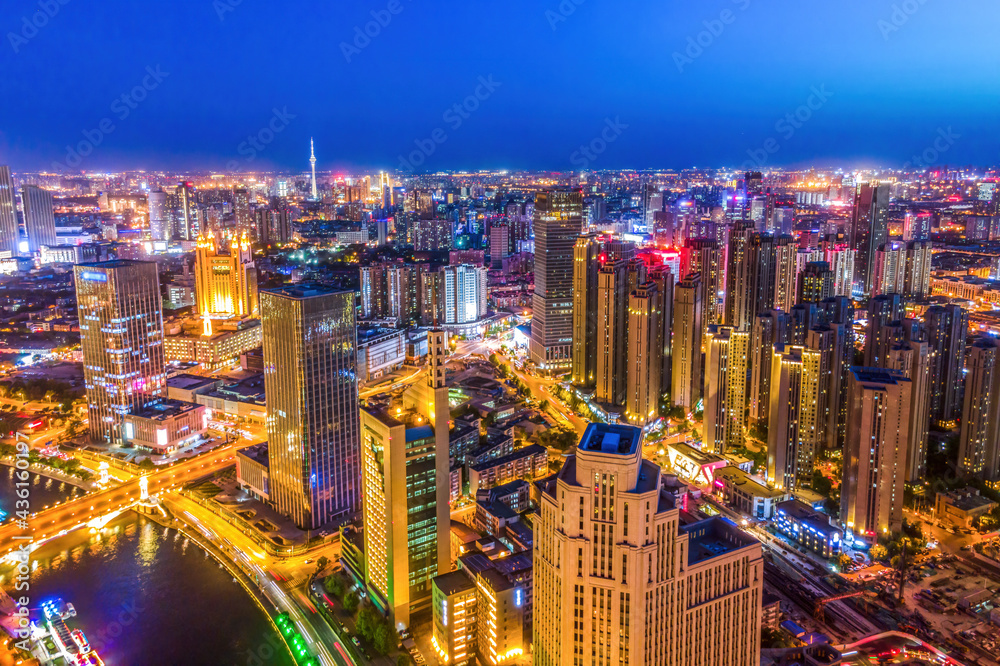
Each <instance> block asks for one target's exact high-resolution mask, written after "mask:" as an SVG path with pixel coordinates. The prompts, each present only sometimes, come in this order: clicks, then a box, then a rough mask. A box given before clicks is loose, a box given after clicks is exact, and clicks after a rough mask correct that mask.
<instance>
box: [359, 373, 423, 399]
mask: <svg viewBox="0 0 1000 666" xmlns="http://www.w3.org/2000/svg"><path fill="white" fill-rule="evenodd" d="M424 370H425V368H413V371H412V372H411V373H410V374H408V375H406V376H405V377H402V378H400V379H397V380H395V381H394V382H392V383H391V384H386V383H384V382H383V383H381V384H376V385H375V386H370V387H368V388H366V389H362V390H360V391H358V397H359V398H361V399H362V400H363V399H365V398H370V397H372V396H373V395H378V394H379V393H388V392H389V391H395V390H396V389H398V388H402V387H404V386H409V385H410V384H413V383H414V382H416V381H417V380H418V379H420V377H421V375H422V374H423V372H424Z"/></svg>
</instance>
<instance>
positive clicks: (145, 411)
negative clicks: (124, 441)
mask: <svg viewBox="0 0 1000 666" xmlns="http://www.w3.org/2000/svg"><path fill="white" fill-rule="evenodd" d="M195 409H204V407H202V405H196V404H195V403H193V402H183V401H181V400H171V399H170V398H165V399H163V400H158V401H156V402H151V403H148V404H146V405H145V406H143V407H142V408H141V409H137V410H135V411H134V412H132V413H131V414H129V416H135V417H137V418H141V419H152V420H154V421H164V420H166V419H170V418H173V417H175V416H179V415H181V414H185V413H187V412H190V411H193V410H195Z"/></svg>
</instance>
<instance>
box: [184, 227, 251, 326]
mask: <svg viewBox="0 0 1000 666" xmlns="http://www.w3.org/2000/svg"><path fill="white" fill-rule="evenodd" d="M194 271H195V300H196V303H197V306H198V314H200V315H206V314H207V315H211V316H230V317H231V316H238V317H250V316H256V315H257V312H258V307H257V269H256V267H255V266H254V263H253V253H252V251H251V249H250V239H249V238H248V237H247V235H246V233H245V232H244V233H243V235H242V236H241V237H240V238H239V239H236V238H233V240H232V243H231V244H230V249H229V254H223V253H222V252H221V249H220V243H219V242H218V240H217V239H216V238H215V234H214V233H213V232H212V231H209V232H208V235H207V236H199V237H198V243H197V246H196V250H195V260H194Z"/></svg>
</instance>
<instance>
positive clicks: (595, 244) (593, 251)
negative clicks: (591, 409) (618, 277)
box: [572, 234, 601, 386]
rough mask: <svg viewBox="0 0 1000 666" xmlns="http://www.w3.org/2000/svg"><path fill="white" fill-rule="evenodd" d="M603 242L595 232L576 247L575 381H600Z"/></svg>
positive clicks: (574, 251)
mask: <svg viewBox="0 0 1000 666" xmlns="http://www.w3.org/2000/svg"><path fill="white" fill-rule="evenodd" d="M600 255H601V242H600V241H599V240H598V238H597V236H596V235H594V234H585V235H583V236H580V238H579V239H578V240H577V241H576V244H575V245H574V246H573V373H572V378H573V383H574V384H576V385H577V386H591V385H593V384H594V383H595V382H596V381H597V274H598V271H599V270H600V263H599V258H600Z"/></svg>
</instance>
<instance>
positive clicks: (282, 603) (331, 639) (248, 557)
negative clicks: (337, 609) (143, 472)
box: [162, 493, 365, 666]
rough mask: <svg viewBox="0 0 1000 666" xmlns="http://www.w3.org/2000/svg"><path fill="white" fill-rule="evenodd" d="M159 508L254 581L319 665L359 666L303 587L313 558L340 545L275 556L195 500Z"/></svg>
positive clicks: (173, 500)
mask: <svg viewBox="0 0 1000 666" xmlns="http://www.w3.org/2000/svg"><path fill="white" fill-rule="evenodd" d="M162 502H163V504H164V506H165V507H166V508H167V509H169V510H170V512H171V513H172V514H173V515H174V516H175V517H176V518H177V519H178V520H181V521H183V522H185V523H187V524H188V525H190V526H191V527H192V528H193V529H197V530H198V531H199V533H200V534H201V535H202V536H203V537H204V538H206V539H208V540H209V541H211V542H212V543H213V544H214V545H215V546H216V547H218V548H219V549H220V550H221V551H222V552H223V553H224V554H225V555H226V556H227V557H228V558H229V559H230V561H232V562H233V563H235V564H236V565H237V566H239V567H240V569H242V570H243V571H244V572H248V573H249V574H250V575H252V576H253V577H255V578H256V579H257V581H258V583H259V585H260V588H261V591H262V592H263V594H264V595H265V596H266V597H267V598H268V599H269V600H270V601H271V603H272V604H274V606H275V608H277V609H278V610H279V611H281V612H287V613H288V614H289V615H290V616H291V618H292V620H293V621H294V622H295V625H296V626H297V627H298V629H299V631H300V632H301V633H302V635H303V636H304V637H305V639H306V642H307V643H308V645H309V647H310V651H311V652H312V653H313V654H315V655H318V656H319V658H320V660H321V661H322V663H324V664H336V665H337V666H353V664H356V663H365V660H364V659H363V658H362V657H361V655H358V654H356V652H357V648H356V647H355V646H354V645H353V644H351V643H350V641H344V640H343V639H342V638H341V637H340V635H339V633H338V631H337V630H336V629H334V628H333V627H331V626H330V624H329V623H328V622H327V621H326V619H325V618H324V617H323V615H322V613H319V612H317V609H316V606H315V604H314V603H313V602H312V601H311V600H310V599H309V596H308V594H307V593H306V586H307V584H308V582H309V580H310V578H311V577H312V574H313V573H315V571H316V564H315V560H318V559H319V558H320V557H327V558H329V559H331V560H334V561H335V560H336V558H337V556H338V554H339V549H340V544H339V542H334V543H332V544H330V545H328V546H324V547H322V548H320V549H315V550H311V551H309V552H308V553H306V554H304V555H299V556H293V557H283V558H277V557H274V556H272V555H268V554H267V553H265V552H263V551H262V550H261V549H260V546H258V545H257V544H256V543H255V542H254V541H253V540H252V539H251V538H250V537H248V536H246V535H245V534H243V532H241V531H240V530H239V529H238V528H236V527H235V526H233V525H231V524H229V523H228V522H226V521H225V520H223V519H222V518H220V517H219V516H218V515H216V514H215V513H213V512H211V511H209V510H208V509H206V508H204V507H202V506H201V505H199V504H198V503H197V502H194V501H193V500H191V499H189V498H187V497H184V496H183V495H179V494H177V493H170V494H168V495H166V496H164V497H163V498H162Z"/></svg>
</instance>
